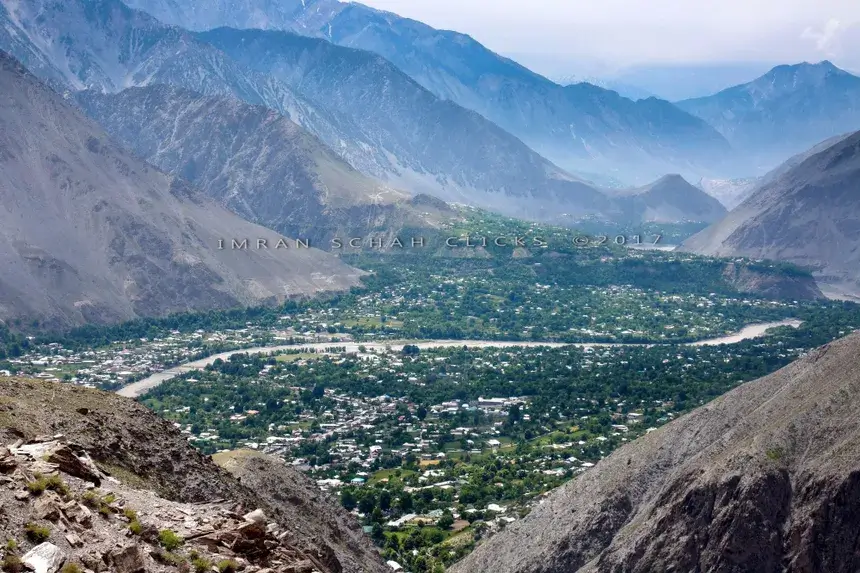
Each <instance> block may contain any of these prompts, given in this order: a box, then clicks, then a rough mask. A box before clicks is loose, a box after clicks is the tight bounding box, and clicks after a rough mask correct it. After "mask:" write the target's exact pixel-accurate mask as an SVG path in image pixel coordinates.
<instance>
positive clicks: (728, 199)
mask: <svg viewBox="0 0 860 573" xmlns="http://www.w3.org/2000/svg"><path fill="white" fill-rule="evenodd" d="M759 184H760V178H758V177H744V178H741V179H707V178H704V177H703V178H702V179H700V180H699V182H698V183H697V186H698V187H699V188H700V189H701V190H702V191H704V192H705V193H707V194H708V195H710V196H711V197H713V198H714V199H716V200H717V201H719V202H720V203H721V204H722V205H723V206H724V207H725V208H726V209H734V208H735V207H737V206H738V205H739V204H740V203H741V202H742V201H743V200H744V199H746V198H747V197H749V196H750V194H752V192H753V191H755V188H756V187H757V186H758V185H759Z"/></svg>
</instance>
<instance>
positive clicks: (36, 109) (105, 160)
mask: <svg viewBox="0 0 860 573" xmlns="http://www.w3.org/2000/svg"><path fill="white" fill-rule="evenodd" d="M0 93H2V94H3V97H2V98H0V205H2V209H0V268H2V269H3V272H2V273H0V319H4V320H6V319H10V318H15V317H27V318H28V319H29V318H39V319H41V320H42V322H43V323H45V324H52V325H54V326H58V325H68V324H76V323H82V322H110V321H118V320H122V319H128V318H132V317H134V316H137V315H161V314H166V313H169V312H175V311H184V310H191V309H207V308H227V307H234V306H238V305H243V304H260V303H266V302H275V301H279V300H283V299H284V298H285V297H287V296H290V295H301V294H311V293H316V292H320V291H329V290H340V289H346V288H349V287H350V286H353V285H355V284H357V283H358V276H359V274H360V271H357V270H355V269H352V268H350V267H348V266H346V265H344V264H342V263H341V262H340V261H339V260H338V259H336V258H334V257H332V256H331V255H328V254H327V253H324V252H322V251H319V250H316V249H297V248H295V247H296V244H295V243H294V242H289V243H287V244H288V245H290V247H291V248H290V249H281V250H277V251H276V250H274V247H275V246H276V245H277V244H278V240H279V237H280V236H279V235H278V234H277V233H274V232H273V231H270V230H267V229H264V228H262V227H259V226H257V225H253V224H251V223H248V222H247V221H245V220H243V219H241V218H239V217H238V216H236V215H235V214H233V213H231V212H229V211H227V210H226V209H224V208H223V207H220V206H218V205H216V204H215V203H214V202H212V201H211V200H209V199H206V198H204V197H203V196H202V194H200V193H199V192H197V191H196V190H194V189H192V188H191V187H189V186H188V184H187V183H185V182H184V181H182V180H180V179H177V178H174V177H170V176H167V175H165V174H163V173H161V172H160V171H157V170H156V169H155V168H153V167H152V166H150V165H148V164H146V163H144V162H143V161H142V160H140V159H138V158H136V157H135V156H133V155H131V154H129V153H127V152H126V151H125V150H123V149H121V148H120V147H119V146H118V145H117V144H116V143H114V142H113V141H112V140H111V139H110V138H109V137H108V136H107V135H106V134H105V133H104V132H103V131H102V130H101V129H100V128H99V127H98V126H97V125H96V124H95V122H93V121H92V120H90V119H88V118H86V117H84V116H83V114H81V113H80V112H79V111H78V110H76V109H74V108H73V107H71V106H70V105H69V104H68V103H67V102H65V101H64V100H63V99H62V98H61V97H60V96H59V95H57V94H56V93H54V92H53V91H51V90H50V89H48V88H47V87H45V86H44V85H43V84H41V83H40V82H39V81H38V80H37V79H36V78H34V77H33V76H32V75H31V74H30V73H29V72H27V71H26V70H25V69H24V68H23V67H21V66H20V65H19V64H18V62H16V61H15V60H13V59H12V58H10V57H8V56H7V55H6V54H5V53H2V52H0ZM258 238H263V239H266V240H267V242H268V245H269V246H270V249H269V250H256V249H255V248H254V247H255V246H256V241H257V239H258ZM220 239H223V240H225V241H226V244H227V246H228V248H226V249H224V250H218V241H219V240H220ZM232 239H236V240H237V241H242V240H244V239H247V240H248V241H249V242H250V246H251V248H249V249H248V250H231V249H230V248H229V246H230V245H231V240H232Z"/></svg>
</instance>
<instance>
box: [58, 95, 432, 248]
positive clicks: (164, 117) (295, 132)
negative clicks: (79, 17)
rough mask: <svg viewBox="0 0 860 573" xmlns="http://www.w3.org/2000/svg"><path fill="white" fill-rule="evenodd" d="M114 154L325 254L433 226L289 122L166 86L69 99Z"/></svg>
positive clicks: (401, 196)
mask: <svg viewBox="0 0 860 573" xmlns="http://www.w3.org/2000/svg"><path fill="white" fill-rule="evenodd" d="M75 99H76V101H77V102H78V104H79V105H80V106H81V107H82V109H83V110H84V111H85V112H86V113H87V114H88V115H89V116H90V117H92V118H93V119H95V120H96V121H98V122H99V124H100V125H102V126H103V127H104V128H105V129H106V130H107V131H108V132H109V133H110V134H111V135H112V136H113V137H115V138H116V139H117V140H118V141H119V142H120V143H121V144H122V145H124V146H126V147H127V148H129V149H131V150H132V151H134V152H135V153H137V154H138V155H140V156H141V157H143V158H144V159H146V160H147V161H149V162H150V163H152V164H153V165H155V166H157V167H158V168H159V169H163V170H165V171H166V172H168V173H172V174H174V175H179V176H181V177H183V178H185V179H187V180H188V181H190V182H191V183H192V184H194V185H195V186H197V187H199V188H200V189H201V190H203V191H204V192H206V194H207V195H209V196H210V197H212V198H213V199H215V200H217V201H218V202H219V203H221V204H222V205H225V206H227V207H228V208H230V209H231V210H233V211H235V212H236V213H238V214H240V215H242V216H243V217H245V218H247V219H249V220H251V221H254V222H256V223H259V224H261V225H264V226H266V227H269V228H271V229H274V230H276V231H278V232H280V233H284V234H286V235H288V236H294V237H303V238H307V239H309V240H310V242H311V245H317V246H320V247H321V248H325V247H326V246H327V245H328V244H329V239H330V238H331V237H332V236H334V235H338V236H340V237H358V236H366V235H367V234H368V233H369V232H370V231H371V230H378V229H386V230H387V231H388V232H392V233H396V232H397V230H398V229H400V228H402V227H403V226H411V227H426V226H433V225H434V224H435V223H436V221H435V220H434V217H428V216H425V214H424V211H422V210H419V209H416V208H413V205H412V203H411V202H410V201H408V200H407V199H408V195H407V194H406V193H404V192H402V191H398V190H395V189H392V188H391V187H388V186H385V185H383V184H382V183H380V182H379V181H377V180H375V179H372V178H370V177H367V176H364V175H362V174H361V173H359V172H358V171H356V170H355V169H353V168H352V167H351V166H350V165H349V164H348V163H346V162H345V161H344V160H343V159H341V158H340V157H339V156H337V155H336V154H335V153H334V152H333V151H331V149H329V148H328V147H326V146H325V145H324V144H323V143H322V142H320V141H319V140H318V139H316V138H315V137H313V136H311V135H310V134H308V133H307V132H306V131H304V130H303V129H302V128H300V127H299V126H298V125H296V124H295V123H293V122H292V121H291V120H290V119H289V118H287V117H284V116H282V115H279V114H278V113H276V112H274V111H272V110H270V109H268V108H266V107H264V106H255V105H250V104H246V103H244V102H241V101H238V100H235V99H231V98H228V97H224V96H203V95H200V94H197V93H195V92H191V91H188V90H184V89H181V88H177V87H174V86H167V85H155V86H146V87H140V88H129V89H126V90H123V91H121V92H119V93H118V94H106V93H99V92H95V91H92V90H85V91H81V92H78V93H77V94H75Z"/></svg>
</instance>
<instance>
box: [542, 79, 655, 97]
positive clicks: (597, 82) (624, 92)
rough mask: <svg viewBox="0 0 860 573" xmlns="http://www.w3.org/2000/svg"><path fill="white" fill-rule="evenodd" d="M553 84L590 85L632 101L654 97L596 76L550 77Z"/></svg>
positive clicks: (628, 85) (634, 87) (640, 89)
mask: <svg viewBox="0 0 860 573" xmlns="http://www.w3.org/2000/svg"><path fill="white" fill-rule="evenodd" d="M550 79H551V80H552V81H554V82H555V83H557V84H559V85H561V86H570V85H573V84H583V83H585V84H591V85H593V86H597V87H600V88H603V89H606V90H612V91H614V92H618V95H621V96H624V97H626V98H629V99H632V100H634V101H635V100H640V99H647V98H649V97H654V94H653V93H651V92H649V91H648V90H645V89H642V88H640V87H639V86H634V85H632V84H627V83H624V82H620V81H616V80H612V79H608V78H602V77H597V76H580V75H576V74H565V75H560V76H552V77H551V78H550Z"/></svg>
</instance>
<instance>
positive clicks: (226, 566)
mask: <svg viewBox="0 0 860 573" xmlns="http://www.w3.org/2000/svg"><path fill="white" fill-rule="evenodd" d="M238 570H239V564H238V563H236V562H235V561H232V560H230V559H225V560H223V561H219V562H218V571H220V572H221V573H236V571H238Z"/></svg>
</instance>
